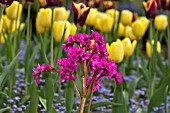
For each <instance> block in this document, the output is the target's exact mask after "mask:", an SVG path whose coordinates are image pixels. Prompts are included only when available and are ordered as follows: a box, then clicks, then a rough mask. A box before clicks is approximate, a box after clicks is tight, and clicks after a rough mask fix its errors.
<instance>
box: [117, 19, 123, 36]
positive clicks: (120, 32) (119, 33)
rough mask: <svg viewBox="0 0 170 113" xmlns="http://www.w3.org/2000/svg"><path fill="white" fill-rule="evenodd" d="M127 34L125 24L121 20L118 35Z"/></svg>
mask: <svg viewBox="0 0 170 113" xmlns="http://www.w3.org/2000/svg"><path fill="white" fill-rule="evenodd" d="M124 34H125V26H124V25H123V24H122V23H121V22H120V23H119V27H118V36H120V37H123V36H124Z"/></svg>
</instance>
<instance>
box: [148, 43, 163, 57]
mask: <svg viewBox="0 0 170 113" xmlns="http://www.w3.org/2000/svg"><path fill="white" fill-rule="evenodd" d="M153 44H154V40H152V45H153ZM152 45H151V44H150V42H149V41H147V42H146V54H147V56H148V57H149V58H151V56H152V51H153V49H152ZM157 52H158V53H160V52H161V44H160V42H159V41H157Z"/></svg>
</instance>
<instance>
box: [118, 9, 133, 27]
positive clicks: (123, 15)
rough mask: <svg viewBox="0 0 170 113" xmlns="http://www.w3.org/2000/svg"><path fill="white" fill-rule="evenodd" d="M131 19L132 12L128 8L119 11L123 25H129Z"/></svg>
mask: <svg viewBox="0 0 170 113" xmlns="http://www.w3.org/2000/svg"><path fill="white" fill-rule="evenodd" d="M132 19H133V13H132V12H130V11H129V10H123V11H122V13H121V18H120V21H121V22H122V24H123V25H125V26H126V25H130V24H131V22H132Z"/></svg>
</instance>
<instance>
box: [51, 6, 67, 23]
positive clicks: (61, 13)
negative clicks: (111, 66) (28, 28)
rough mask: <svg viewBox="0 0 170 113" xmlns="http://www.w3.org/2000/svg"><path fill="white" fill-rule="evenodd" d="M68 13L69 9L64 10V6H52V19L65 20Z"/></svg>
mask: <svg viewBox="0 0 170 113" xmlns="http://www.w3.org/2000/svg"><path fill="white" fill-rule="evenodd" d="M69 15H70V11H69V10H66V9H65V7H56V8H54V20H55V21H58V20H67V19H68V17H69Z"/></svg>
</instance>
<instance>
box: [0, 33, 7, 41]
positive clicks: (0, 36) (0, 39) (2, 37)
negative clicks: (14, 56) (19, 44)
mask: <svg viewBox="0 0 170 113" xmlns="http://www.w3.org/2000/svg"><path fill="white" fill-rule="evenodd" d="M5 36H6V35H5ZM0 43H2V44H4V43H5V38H4V36H3V35H2V33H0Z"/></svg>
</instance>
